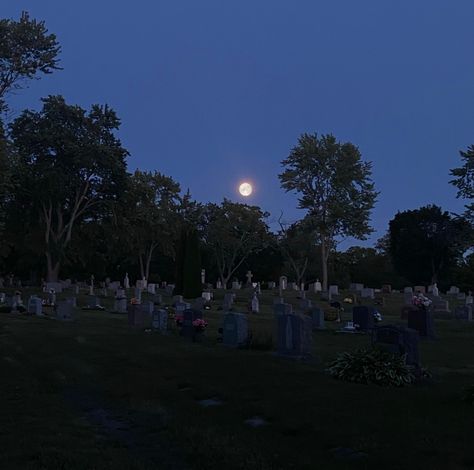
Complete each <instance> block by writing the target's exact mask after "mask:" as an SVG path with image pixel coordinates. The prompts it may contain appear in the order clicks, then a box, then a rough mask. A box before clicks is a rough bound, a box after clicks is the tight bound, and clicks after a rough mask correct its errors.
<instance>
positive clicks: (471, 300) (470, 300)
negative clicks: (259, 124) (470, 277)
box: [466, 294, 474, 305]
mask: <svg viewBox="0 0 474 470" xmlns="http://www.w3.org/2000/svg"><path fill="white" fill-rule="evenodd" d="M472 304H474V297H473V296H472V295H470V294H469V295H466V305H472Z"/></svg>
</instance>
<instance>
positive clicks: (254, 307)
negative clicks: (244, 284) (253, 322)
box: [250, 294, 260, 313]
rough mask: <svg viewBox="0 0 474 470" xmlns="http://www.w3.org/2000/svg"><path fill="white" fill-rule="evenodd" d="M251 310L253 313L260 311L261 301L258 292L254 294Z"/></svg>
mask: <svg viewBox="0 0 474 470" xmlns="http://www.w3.org/2000/svg"><path fill="white" fill-rule="evenodd" d="M250 310H251V312H252V313H259V312H260V302H259V301H258V297H257V294H253V297H252V300H251V301H250Z"/></svg>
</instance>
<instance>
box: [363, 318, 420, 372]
mask: <svg viewBox="0 0 474 470" xmlns="http://www.w3.org/2000/svg"><path fill="white" fill-rule="evenodd" d="M419 343H420V336H419V334H418V332H417V331H416V330H413V329H411V328H406V327H404V326H398V325H386V326H380V327H377V328H375V329H374V330H373V335H372V344H373V345H375V346H381V347H383V348H384V349H386V350H388V351H390V352H391V353H393V354H406V363H407V364H408V365H413V366H417V367H419V366H420V348H419Z"/></svg>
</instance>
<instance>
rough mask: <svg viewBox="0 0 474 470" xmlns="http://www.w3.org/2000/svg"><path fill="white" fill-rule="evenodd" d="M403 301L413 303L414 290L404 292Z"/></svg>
mask: <svg viewBox="0 0 474 470" xmlns="http://www.w3.org/2000/svg"><path fill="white" fill-rule="evenodd" d="M403 302H404V303H405V305H412V304H413V293H412V292H404V293H403Z"/></svg>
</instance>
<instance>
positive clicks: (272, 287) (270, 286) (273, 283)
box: [268, 281, 276, 289]
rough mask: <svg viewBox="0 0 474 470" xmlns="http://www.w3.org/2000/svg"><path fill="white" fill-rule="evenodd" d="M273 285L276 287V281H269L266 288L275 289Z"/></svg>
mask: <svg viewBox="0 0 474 470" xmlns="http://www.w3.org/2000/svg"><path fill="white" fill-rule="evenodd" d="M275 287H276V282H274V281H270V282H269V283H268V288H269V289H275Z"/></svg>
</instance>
